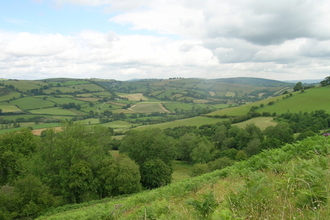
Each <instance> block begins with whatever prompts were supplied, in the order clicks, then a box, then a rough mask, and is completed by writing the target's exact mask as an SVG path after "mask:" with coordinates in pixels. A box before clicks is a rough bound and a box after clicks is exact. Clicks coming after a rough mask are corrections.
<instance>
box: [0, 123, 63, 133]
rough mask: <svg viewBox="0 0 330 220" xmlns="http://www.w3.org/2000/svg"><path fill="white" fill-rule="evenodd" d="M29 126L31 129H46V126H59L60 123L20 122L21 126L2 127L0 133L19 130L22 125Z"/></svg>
mask: <svg viewBox="0 0 330 220" xmlns="http://www.w3.org/2000/svg"><path fill="white" fill-rule="evenodd" d="M29 126H31V127H32V128H33V130H37V129H43V130H44V129H47V128H52V127H60V126H61V123H41V124H38V125H36V124H34V123H22V126H21V127H19V128H9V129H3V130H0V134H4V133H7V132H11V131H19V130H20V129H22V128H23V127H29Z"/></svg>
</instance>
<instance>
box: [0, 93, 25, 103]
mask: <svg viewBox="0 0 330 220" xmlns="http://www.w3.org/2000/svg"><path fill="white" fill-rule="evenodd" d="M20 95H21V93H19V92H10V93H7V94H3V95H0V102H3V101H8V100H11V99H13V98H18V97H20Z"/></svg>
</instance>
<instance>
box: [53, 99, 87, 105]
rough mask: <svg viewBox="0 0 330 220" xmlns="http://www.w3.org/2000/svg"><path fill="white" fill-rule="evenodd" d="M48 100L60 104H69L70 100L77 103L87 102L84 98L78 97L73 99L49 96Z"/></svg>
mask: <svg viewBox="0 0 330 220" xmlns="http://www.w3.org/2000/svg"><path fill="white" fill-rule="evenodd" d="M47 100H49V101H52V102H55V103H56V104H58V105H63V104H69V103H70V102H73V103H75V104H80V105H81V104H84V103H85V102H84V101H82V100H77V99H71V98H56V97H49V98H47Z"/></svg>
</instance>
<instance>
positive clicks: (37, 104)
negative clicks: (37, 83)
mask: <svg viewBox="0 0 330 220" xmlns="http://www.w3.org/2000/svg"><path fill="white" fill-rule="evenodd" d="M10 103H11V104H13V105H17V106H18V107H19V108H21V109H24V110H29V109H39V108H46V107H53V106H54V103H53V102H50V101H47V100H43V99H38V98H33V97H24V98H20V99H16V100H14V101H11V102H10Z"/></svg>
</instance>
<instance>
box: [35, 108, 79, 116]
mask: <svg viewBox="0 0 330 220" xmlns="http://www.w3.org/2000/svg"><path fill="white" fill-rule="evenodd" d="M30 113H32V114H38V115H65V116H75V115H81V114H83V113H82V112H80V111H77V110H75V109H62V108H60V107H54V108H44V109H36V110H30Z"/></svg>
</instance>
